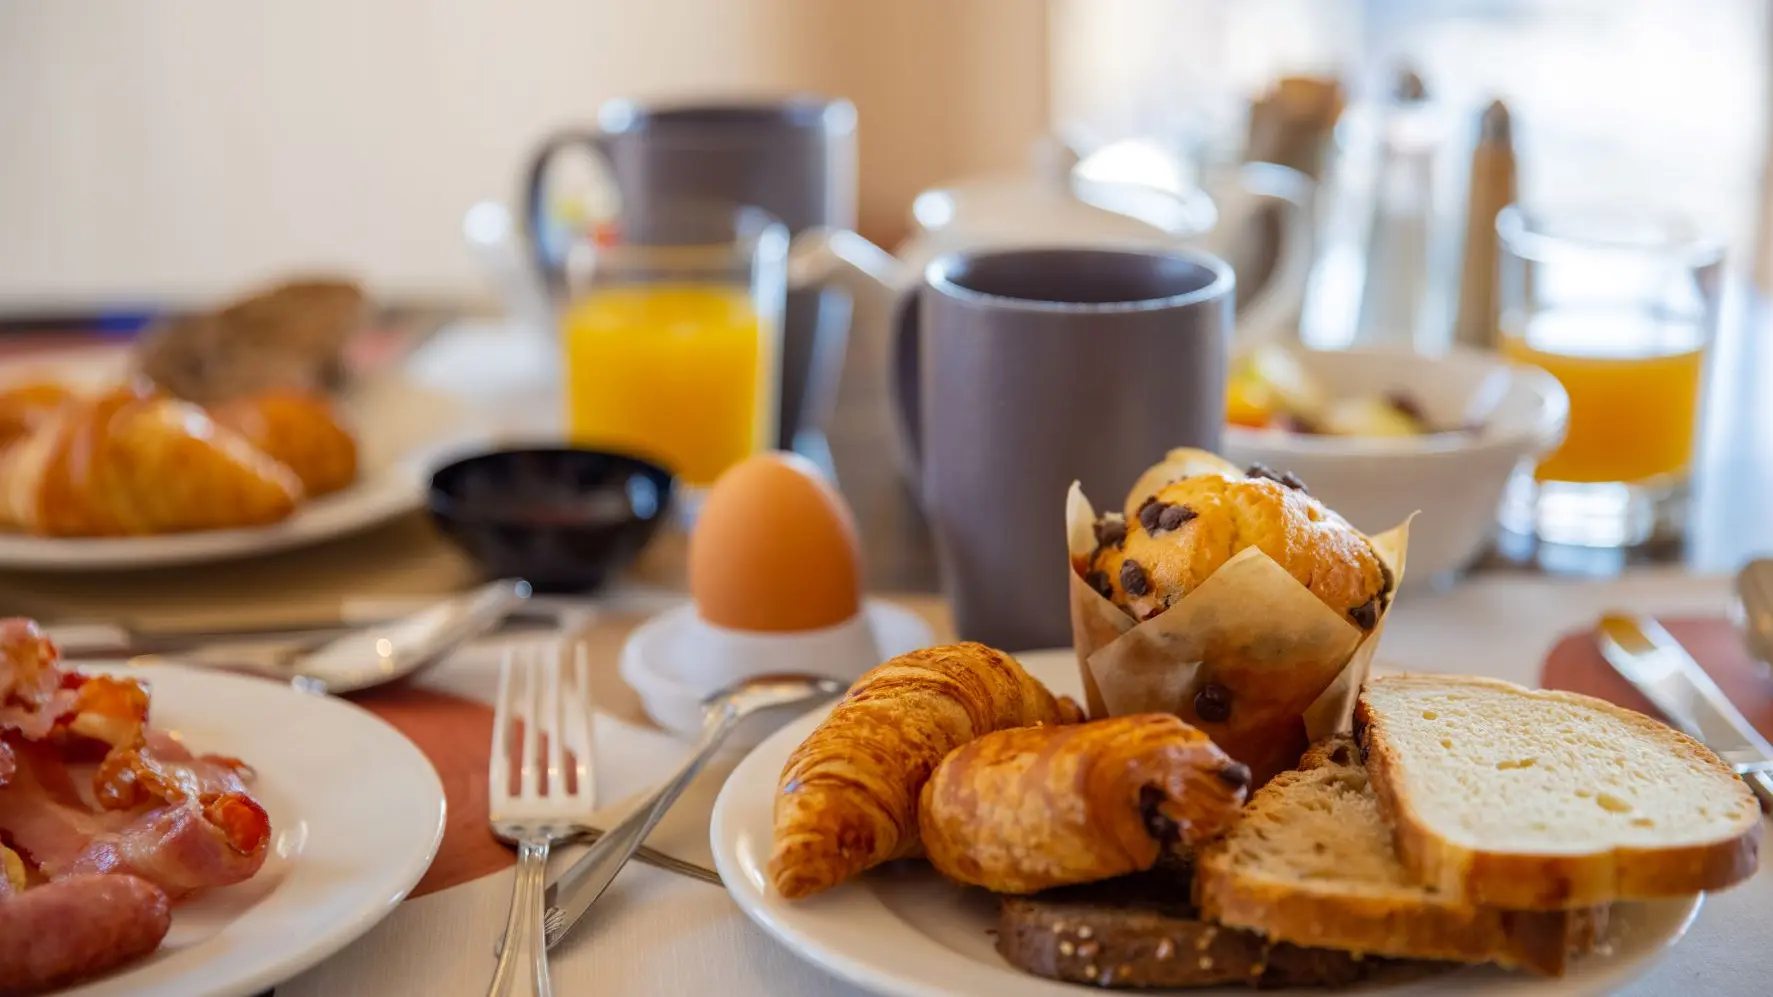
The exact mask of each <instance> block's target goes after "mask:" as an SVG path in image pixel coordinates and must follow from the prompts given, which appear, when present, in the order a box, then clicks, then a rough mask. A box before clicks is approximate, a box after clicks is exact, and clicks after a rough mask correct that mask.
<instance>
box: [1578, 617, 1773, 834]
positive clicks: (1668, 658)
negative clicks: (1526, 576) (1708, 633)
mask: <svg viewBox="0 0 1773 997" xmlns="http://www.w3.org/2000/svg"><path fill="white" fill-rule="evenodd" d="M1595 643H1596V644H1597V645H1598V646H1599V648H1600V651H1601V656H1602V657H1604V658H1606V659H1607V663H1608V664H1610V665H1612V666H1613V669H1614V670H1615V671H1617V672H1618V673H1619V674H1620V675H1621V676H1623V677H1624V678H1625V680H1626V681H1627V682H1630V683H1631V684H1632V687H1633V688H1635V689H1637V690H1638V692H1640V693H1643V695H1644V698H1645V699H1648V700H1649V701H1650V702H1651V703H1652V704H1654V705H1655V707H1656V708H1657V709H1658V710H1660V711H1661V712H1662V715H1663V716H1664V717H1666V718H1667V719H1668V721H1669V723H1671V724H1673V725H1674V726H1675V727H1676V728H1678V729H1680V730H1681V731H1683V732H1685V733H1686V734H1688V735H1689V736H1691V737H1693V738H1694V739H1696V740H1698V741H1699V742H1700V743H1702V744H1704V745H1705V746H1706V747H1708V748H1710V749H1711V750H1713V751H1715V752H1717V754H1718V757H1720V758H1722V759H1723V760H1724V761H1725V762H1726V763H1728V764H1730V765H1731V766H1732V767H1733V768H1735V770H1736V773H1737V774H1738V775H1740V776H1742V778H1743V780H1744V781H1745V782H1747V783H1748V786H1749V788H1750V789H1752V790H1753V791H1754V794H1755V796H1756V797H1757V798H1758V799H1759V800H1760V801H1761V809H1762V810H1769V811H1773V772H1770V771H1769V768H1773V744H1769V743H1768V742H1767V739H1766V738H1764V737H1762V736H1761V735H1760V732H1758V731H1756V730H1755V729H1754V727H1753V725H1751V724H1750V723H1749V722H1748V720H1747V719H1746V718H1745V717H1743V715H1742V713H1741V712H1740V711H1738V710H1737V709H1736V707H1735V706H1734V705H1732V704H1731V703H1730V700H1729V699H1728V698H1727V697H1725V695H1724V693H1723V690H1721V689H1719V688H1718V686H1717V683H1715V682H1713V681H1712V680H1711V676H1709V675H1707V674H1706V673H1705V670H1704V669H1703V668H1700V667H1699V662H1697V661H1694V660H1693V656H1692V655H1691V654H1688V653H1687V649H1686V648H1684V647H1682V646H1681V645H1680V642H1678V641H1676V640H1675V639H1674V637H1673V636H1671V635H1670V634H1669V632H1668V631H1667V630H1665V629H1663V627H1662V625H1661V624H1659V623H1657V622H1656V621H1655V620H1652V619H1649V618H1647V617H1641V616H1632V615H1629V614H1625V613H1607V614H1604V615H1603V616H1602V617H1601V618H1600V621H1599V622H1598V623H1596V624H1595Z"/></svg>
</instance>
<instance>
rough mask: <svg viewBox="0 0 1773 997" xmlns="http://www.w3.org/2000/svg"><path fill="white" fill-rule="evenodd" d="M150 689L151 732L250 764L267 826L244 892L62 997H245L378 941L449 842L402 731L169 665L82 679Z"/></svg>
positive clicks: (207, 903)
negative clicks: (261, 859)
mask: <svg viewBox="0 0 1773 997" xmlns="http://www.w3.org/2000/svg"><path fill="white" fill-rule="evenodd" d="M80 670H81V671H84V672H97V671H111V670H127V671H128V672H129V674H130V675H131V676H133V677H135V678H140V679H143V680H146V681H147V682H148V683H149V685H150V688H151V693H152V695H153V711H154V712H153V716H154V723H155V726H156V727H157V728H161V729H165V730H168V731H172V732H175V733H176V734H177V735H179V736H180V737H181V738H182V739H184V740H185V741H187V742H188V743H190V744H192V745H194V746H196V747H197V748H199V749H201V750H206V751H216V752H223V753H226V754H229V755H233V756H237V757H240V758H245V759H248V760H250V763H251V765H252V767H253V768H254V770H256V772H257V773H258V775H257V779H256V780H255V781H254V783H253V784H252V791H253V796H254V797H255V798H256V799H257V800H258V801H259V802H260V803H261V804H262V805H263V806H264V808H265V810H266V812H267V813H268V814H269V816H270V819H271V827H272V829H273V838H272V841H271V844H270V849H269V853H268V854H269V857H268V858H267V859H266V861H265V864H264V867H263V868H262V869H260V870H259V872H258V874H257V875H255V876H253V877H252V878H251V879H249V880H247V881H246V882H244V883H240V884H238V885H236V886H230V887H224V888H220V889H215V890H211V891H207V892H205V893H202V894H199V895H198V896H197V897H195V898H193V899H192V900H190V901H188V902H186V903H182V904H180V905H178V906H176V907H174V908H173V920H172V930H171V932H170V933H169V934H168V935H167V936H166V938H165V940H164V941H163V942H162V943H161V945H160V948H159V949H158V950H157V951H155V952H153V953H152V954H150V955H148V956H147V957H146V958H143V959H141V960H139V961H137V962H133V963H130V964H128V965H126V966H124V967H123V968H122V969H120V970H118V971H117V972H114V973H112V974H110V975H108V976H104V977H100V978H97V979H94V980H92V981H90V982H87V983H86V984H84V985H82V986H76V987H74V988H72V989H70V990H67V991H63V992H61V993H62V994H63V997H123V995H125V994H127V995H130V997H247V995H251V994H257V993H259V992H261V991H263V990H266V989H268V988H270V987H272V986H274V985H276V984H277V983H280V982H282V981H284V980H286V979H289V978H290V977H292V976H294V975H296V974H297V973H300V972H301V971H302V970H304V969H307V968H308V967H309V966H312V965H314V964H315V963H317V962H319V961H320V960H321V959H324V958H326V957H327V956H328V955H331V954H332V953H334V952H336V951H338V950H339V949H341V948H343V947H344V946H345V945H347V944H349V943H350V942H351V941H353V940H354V939H356V938H357V937H358V936H360V935H362V934H363V933H364V932H366V931H368V930H369V929H370V928H371V927H373V926H374V925H375V924H376V923H377V922H378V921H380V920H381V919H382V918H383V917H385V916H386V915H387V914H388V913H389V912H390V911H392V910H393V909H394V907H395V905H396V904H398V903H399V902H400V901H401V900H402V899H403V898H404V897H405V896H406V894H407V892H408V891H409V890H411V889H412V888H413V885H414V884H415V883H417V882H418V881H419V877H421V876H423V875H424V873H425V870H426V868H428V867H429V866H430V864H431V859H432V857H433V856H434V855H435V854H436V852H437V846H438V843H439V842H440V841H441V840H442V837H443V818H444V800H443V786H442V784H441V783H440V782H439V781H438V778H437V774H436V772H435V771H434V770H433V769H432V767H431V764H430V762H428V761H426V759H425V756H424V755H422V754H420V753H419V750H418V749H417V748H415V747H414V746H413V745H412V743H411V742H410V741H408V740H407V739H406V738H405V737H403V736H401V735H400V733H399V732H398V731H396V730H394V728H392V727H390V726H388V725H387V724H386V723H383V722H382V721H381V720H379V719H377V718H376V717H374V716H372V715H370V714H369V713H367V712H365V711H364V710H362V709H360V708H359V707H357V706H354V705H352V704H350V703H348V702H345V701H344V700H340V699H334V698H328V697H323V696H314V695H309V694H307V693H302V692H298V691H296V690H295V689H293V688H291V687H290V686H287V685H283V684H281V683H276V682H270V681H266V680H263V679H254V678H245V677H241V676H237V675H229V674H222V673H217V672H208V671H198V670H195V669H190V668H182V667H179V666H175V665H149V666H139V667H135V668H126V666H122V665H117V666H96V667H95V666H92V665H82V666H81V669H80Z"/></svg>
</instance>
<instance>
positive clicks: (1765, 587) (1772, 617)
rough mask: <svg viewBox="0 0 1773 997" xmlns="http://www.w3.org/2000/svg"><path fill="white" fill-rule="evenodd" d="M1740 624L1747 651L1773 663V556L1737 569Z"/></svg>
mask: <svg viewBox="0 0 1773 997" xmlns="http://www.w3.org/2000/svg"><path fill="white" fill-rule="evenodd" d="M1736 600H1737V601H1736V605H1735V607H1733V608H1734V609H1735V610H1736V612H1737V613H1738V614H1740V616H1739V618H1738V619H1737V621H1736V622H1737V624H1738V625H1739V626H1740V627H1741V628H1742V642H1743V643H1744V644H1746V645H1747V646H1748V653H1749V654H1751V655H1753V656H1754V657H1755V659H1756V660H1757V661H1759V662H1761V664H1762V666H1763V667H1766V666H1767V665H1773V560H1769V559H1768V558H1764V557H1762V558H1756V559H1755V560H1753V561H1750V562H1748V563H1747V564H1745V565H1743V567H1742V570H1741V571H1739V572H1737V573H1736Z"/></svg>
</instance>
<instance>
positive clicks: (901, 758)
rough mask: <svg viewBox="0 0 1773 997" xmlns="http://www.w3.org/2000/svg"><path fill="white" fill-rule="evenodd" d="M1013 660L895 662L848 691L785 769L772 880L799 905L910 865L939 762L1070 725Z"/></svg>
mask: <svg viewBox="0 0 1773 997" xmlns="http://www.w3.org/2000/svg"><path fill="white" fill-rule="evenodd" d="M1081 716H1082V711H1081V710H1080V709H1079V708H1078V706H1077V704H1076V703H1073V702H1072V701H1071V700H1069V699H1062V698H1055V697H1054V696H1053V694H1052V693H1051V692H1049V691H1047V688H1046V687H1045V686H1043V685H1041V684H1040V682H1038V681H1036V680H1035V679H1034V678H1032V677H1031V676H1030V675H1029V674H1028V673H1027V672H1025V671H1023V670H1022V666H1021V665H1020V664H1018V663H1017V662H1016V659H1014V658H1012V657H1010V656H1009V655H1007V654H1004V653H1003V652H1002V651H995V650H992V649H991V648H989V647H986V646H985V645H983V644H952V645H948V646H945V647H932V648H926V649H924V650H921V651H913V652H911V653H910V654H904V655H900V656H899V657H897V658H894V659H892V660H891V661H888V662H886V663H885V664H882V665H878V666H876V667H875V668H873V669H872V670H870V671H869V672H868V673H867V674H865V675H863V676H862V677H861V678H859V679H857V680H856V684H855V685H853V686H851V687H850V691H849V694H848V695H846V696H845V697H844V699H843V701H842V702H840V703H839V704H838V705H837V708H836V709H834V710H832V711H831V715H830V716H829V717H827V718H825V721H824V722H823V723H821V724H820V725H819V727H818V729H817V730H815V731H813V732H812V734H810V735H809V736H808V737H807V739H806V740H805V741H804V742H802V743H801V745H800V747H798V748H796V749H795V751H794V754H792V755H790V756H789V758H788V764H787V765H786V766H785V767H784V768H783V769H782V780H781V783H780V786H779V789H778V792H777V796H776V804H775V846H774V849H773V851H772V852H771V854H770V861H769V874H770V880H771V881H772V882H773V883H774V884H775V887H776V891H777V892H778V893H780V894H781V895H782V896H784V897H788V898H790V899H795V898H799V897H805V896H809V895H811V894H814V893H818V892H820V891H821V890H827V889H830V888H831V887H833V886H836V885H837V884H838V883H841V882H843V881H844V880H846V879H849V878H850V877H852V876H855V875H857V874H859V873H861V872H862V871H863V870H865V869H869V868H871V867H873V866H876V865H879V864H880V863H882V862H886V861H888V860H890V859H896V858H906V857H909V856H912V855H915V854H917V852H918V838H917V804H918V794H919V793H920V792H921V791H922V790H923V784H924V781H925V780H926V779H928V778H929V775H930V772H932V771H933V770H934V769H935V767H936V765H937V763H938V762H940V761H941V760H942V758H943V756H945V755H947V754H948V752H950V751H952V750H954V749H955V748H956V747H958V746H960V745H962V744H964V743H966V742H968V741H970V740H972V739H973V738H976V737H978V736H980V735H982V734H988V733H990V732H992V731H995V730H1003V729H1005V728H1009V727H1026V726H1029V725H1031V724H1059V723H1075V722H1076V721H1078V720H1079V719H1081Z"/></svg>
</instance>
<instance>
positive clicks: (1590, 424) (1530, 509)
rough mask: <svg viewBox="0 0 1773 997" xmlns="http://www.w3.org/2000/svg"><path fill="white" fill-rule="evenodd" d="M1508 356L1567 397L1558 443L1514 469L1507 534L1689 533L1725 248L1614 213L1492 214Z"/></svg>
mask: <svg viewBox="0 0 1773 997" xmlns="http://www.w3.org/2000/svg"><path fill="white" fill-rule="evenodd" d="M1496 228H1497V232H1498V234H1499V236H1500V238H1501V259H1500V262H1499V266H1500V273H1499V274H1498V277H1499V281H1500V295H1501V314H1502V329H1501V333H1502V348H1503V351H1504V352H1505V353H1506V354H1507V355H1508V356H1509V357H1510V358H1512V359H1514V360H1516V361H1518V362H1521V363H1527V364H1532V365H1534V366H1537V367H1541V368H1544V369H1545V370H1547V371H1549V372H1550V373H1551V374H1552V376H1554V377H1556V378H1557V379H1558V381H1559V382H1560V383H1561V384H1563V386H1564V390H1565V391H1566V392H1568V393H1569V396H1570V424H1569V430H1568V432H1567V434H1566V436H1565V438H1564V442H1563V444H1562V445H1561V446H1559V447H1558V448H1557V449H1556V450H1555V451H1553V452H1552V453H1551V454H1550V455H1548V456H1546V457H1545V458H1544V459H1543V460H1541V461H1540V462H1539V465H1538V467H1536V468H1535V469H1533V471H1532V472H1531V473H1521V474H1517V475H1516V477H1515V480H1514V481H1513V482H1512V483H1511V485H1510V488H1509V491H1508V496H1507V498H1506V499H1505V501H1504V505H1503V510H1502V522H1503V526H1504V527H1505V528H1507V529H1509V530H1512V531H1513V532H1515V533H1519V534H1523V535H1526V536H1533V537H1537V538H1538V539H1539V540H1541V541H1545V542H1548V543H1553V544H1565V545H1571V546H1579V547H1632V546H1636V545H1639V544H1643V543H1645V542H1648V541H1651V540H1652V539H1657V540H1660V539H1663V538H1665V537H1669V536H1675V535H1678V534H1679V532H1680V531H1681V530H1682V529H1683V528H1684V525H1685V523H1684V518H1685V514H1686V511H1685V510H1686V498H1687V493H1688V475H1689V469H1690V467H1691V465H1692V461H1693V442H1694V437H1695V434H1696V424H1697V421H1698V414H1699V404H1700V399H1701V397H1702V393H1701V390H1700V388H1701V381H1702V374H1703V369H1704V365H1705V356H1706V352H1707V349H1708V347H1709V346H1710V344H1711V342H1712V340H1713V338H1714V336H1715V334H1716V332H1717V325H1718V308H1719V292H1720V288H1721V282H1722V277H1723V249H1722V247H1721V246H1720V245H1719V244H1718V243H1717V242H1716V241H1713V240H1711V239H1708V238H1706V237H1704V236H1702V235H1700V234H1699V233H1698V232H1696V231H1694V230H1693V228H1692V227H1691V226H1689V225H1687V224H1686V223H1684V222H1682V221H1680V220H1678V219H1667V218H1653V217H1649V216H1646V215H1640V214H1632V213H1629V212H1617V211H1574V212H1568V213H1564V214H1544V213H1536V212H1532V211H1528V210H1525V209H1523V208H1521V207H1520V206H1518V205H1517V206H1513V207H1509V208H1506V209H1504V210H1503V211H1502V213H1501V214H1500V215H1498V216H1497V219H1496Z"/></svg>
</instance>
